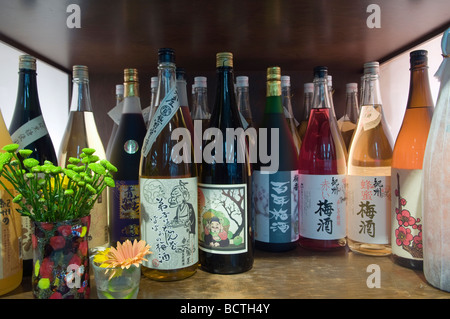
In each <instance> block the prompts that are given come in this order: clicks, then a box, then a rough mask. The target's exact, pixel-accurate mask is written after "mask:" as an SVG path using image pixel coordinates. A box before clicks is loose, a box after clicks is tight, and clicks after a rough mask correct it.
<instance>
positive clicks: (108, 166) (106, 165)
mask: <svg viewBox="0 0 450 319" xmlns="http://www.w3.org/2000/svg"><path fill="white" fill-rule="evenodd" d="M100 164H101V165H102V166H103V167H104V168H106V169H107V170H108V171H111V172H113V173H115V172H117V167H115V166H114V165H113V164H111V163H110V162H109V161H107V160H101V161H100Z"/></svg>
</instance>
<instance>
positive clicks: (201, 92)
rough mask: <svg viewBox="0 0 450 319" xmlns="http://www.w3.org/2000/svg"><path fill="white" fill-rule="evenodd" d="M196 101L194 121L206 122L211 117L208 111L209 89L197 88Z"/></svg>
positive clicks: (193, 112) (193, 114)
mask: <svg viewBox="0 0 450 319" xmlns="http://www.w3.org/2000/svg"><path fill="white" fill-rule="evenodd" d="M194 96H195V101H194V103H193V108H192V119H193V120H204V119H208V118H209V117H210V114H209V109H208V97H207V88H205V87H196V88H195V93H194Z"/></svg>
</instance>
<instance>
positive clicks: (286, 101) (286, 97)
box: [281, 86, 294, 118]
mask: <svg viewBox="0 0 450 319" xmlns="http://www.w3.org/2000/svg"><path fill="white" fill-rule="evenodd" d="M281 96H282V104H283V107H284V108H286V110H287V114H286V115H287V116H289V118H293V117H294V113H293V111H292V101H291V87H290V86H284V87H282V88H281Z"/></svg>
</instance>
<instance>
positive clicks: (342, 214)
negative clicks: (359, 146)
mask: <svg viewBox="0 0 450 319" xmlns="http://www.w3.org/2000/svg"><path fill="white" fill-rule="evenodd" d="M327 71H328V69H327V68H326V67H324V66H319V67H316V68H314V96H313V103H312V109H311V114H310V118H309V122H308V127H307V129H306V133H305V137H304V139H303V141H302V147H301V150H300V156H299V166H298V167H299V169H298V174H299V175H298V185H299V214H300V217H299V218H300V238H299V244H300V246H302V247H304V248H307V249H311V250H320V251H328V250H336V249H341V248H343V247H345V245H346V239H345V236H346V223H345V221H346V207H345V205H346V203H345V177H346V170H347V168H346V158H345V151H344V145H343V144H342V141H341V137H340V134H339V131H338V128H337V123H336V119H335V117H334V116H333V114H332V109H331V101H330V97H329V90H328V85H327Z"/></svg>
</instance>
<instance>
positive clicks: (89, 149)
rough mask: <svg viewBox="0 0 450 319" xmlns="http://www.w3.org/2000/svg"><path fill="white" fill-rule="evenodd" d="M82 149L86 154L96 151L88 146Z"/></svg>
mask: <svg viewBox="0 0 450 319" xmlns="http://www.w3.org/2000/svg"><path fill="white" fill-rule="evenodd" d="M82 151H83V153H84V154H86V155H92V154H94V153H95V150H94V149H93V148H88V147H86V148H83V149H82Z"/></svg>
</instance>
